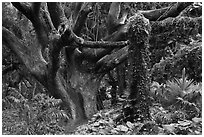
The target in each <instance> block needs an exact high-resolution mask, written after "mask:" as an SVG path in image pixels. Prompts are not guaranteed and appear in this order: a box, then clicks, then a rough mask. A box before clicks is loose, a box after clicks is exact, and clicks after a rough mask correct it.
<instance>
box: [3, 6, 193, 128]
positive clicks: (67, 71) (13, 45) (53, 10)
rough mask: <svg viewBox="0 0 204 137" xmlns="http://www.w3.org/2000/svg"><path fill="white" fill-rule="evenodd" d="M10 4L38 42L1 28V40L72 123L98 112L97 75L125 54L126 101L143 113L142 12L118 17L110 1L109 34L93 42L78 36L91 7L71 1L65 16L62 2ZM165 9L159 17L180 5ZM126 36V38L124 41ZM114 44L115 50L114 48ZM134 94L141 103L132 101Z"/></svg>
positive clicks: (144, 37) (145, 32)
mask: <svg viewBox="0 0 204 137" xmlns="http://www.w3.org/2000/svg"><path fill="white" fill-rule="evenodd" d="M12 4H13V6H14V7H15V8H16V9H18V10H19V11H20V12H22V14H24V15H25V16H26V17H27V18H28V19H29V20H30V21H31V23H32V25H33V27H34V30H35V33H36V36H37V39H38V42H37V44H36V43H34V44H33V45H31V46H26V45H25V43H23V42H22V40H20V39H19V38H18V37H16V36H15V35H14V34H13V33H12V32H11V31H9V30H8V29H6V28H5V27H3V29H2V31H3V33H2V39H3V44H4V45H6V46H7V47H9V48H10V49H11V50H12V51H13V52H14V53H15V54H16V55H17V57H18V58H19V61H20V62H21V63H22V64H24V65H25V66H26V68H27V71H28V72H29V73H31V74H32V75H33V76H34V77H35V78H36V79H37V80H38V81H39V82H40V83H41V84H42V85H43V86H44V87H45V88H46V89H47V90H48V92H49V94H50V95H52V96H54V97H56V98H60V99H62V101H63V104H64V106H65V108H66V109H67V111H68V113H71V116H72V120H73V122H72V123H73V124H74V125H77V124H78V123H80V122H81V121H83V120H86V119H88V118H90V117H91V116H92V115H93V114H94V113H95V112H96V111H97V109H96V93H97V90H98V88H99V83H100V79H101V78H102V76H103V75H104V74H105V73H108V72H109V71H110V70H112V69H113V68H115V67H116V66H117V65H119V64H121V63H122V62H123V61H125V60H126V59H127V56H128V53H129V54H130V58H132V59H134V60H132V61H131V62H132V65H131V68H130V71H131V73H132V78H131V80H132V82H131V96H132V97H133V98H130V99H132V100H133V102H132V104H133V105H135V104H138V103H139V105H141V106H144V108H143V109H142V110H144V111H142V112H135V113H139V114H143V113H144V115H143V116H144V117H145V115H146V114H148V108H147V105H145V103H144V102H146V101H147V99H146V97H145V95H146V90H147V81H148V80H147V71H146V70H147V68H146V64H145V54H146V53H145V52H146V51H145V50H146V46H147V45H146V44H147V43H146V40H147V39H148V35H149V30H148V27H149V24H148V23H147V21H146V19H145V18H144V17H143V16H142V15H138V14H136V15H135V16H133V17H131V18H130V19H129V21H128V23H125V20H126V17H127V14H126V13H125V14H124V15H123V16H122V18H119V14H120V4H119V3H112V4H111V6H110V10H109V13H108V17H107V29H108V36H106V37H105V38H103V41H95V42H94V41H86V40H84V39H82V38H81V37H80V34H81V30H82V28H83V26H84V24H85V21H86V19H87V15H88V14H89V13H90V12H91V10H92V9H91V7H89V5H88V4H87V5H84V3H74V5H75V10H74V11H73V13H72V15H71V17H70V18H69V19H67V18H66V16H65V14H64V10H63V8H62V6H61V3H57V2H52V3H49V2H48V3H47V4H43V5H42V4H41V3H39V2H34V3H32V4H31V5H29V4H25V3H18V2H16V3H12ZM188 5H189V3H188V4H185V3H184V4H182V3H181V4H180V6H182V8H183V7H187V6H188ZM178 7H179V5H178ZM160 11H161V12H160ZM170 11H171V12H168V14H165V16H162V19H165V18H167V17H168V16H176V15H175V14H173V15H172V13H174V12H177V13H179V12H180V9H179V8H171V10H170ZM165 12H166V10H165V9H161V10H156V11H155V12H154V11H147V12H141V13H143V14H144V16H145V17H147V18H149V19H150V20H151V19H152V17H153V16H154V15H157V16H156V17H155V16H154V18H153V20H161V18H160V16H161V14H163V13H165ZM155 18H156V19H155ZM146 23H147V24H146ZM141 27H142V28H141ZM146 27H147V28H146ZM138 30H139V32H138ZM134 31H135V32H134ZM127 34H128V37H127ZM127 39H128V40H129V41H130V42H129V41H125V40H127ZM129 44H130V45H129ZM116 48H117V49H118V50H113V49H116ZM129 48H130V49H129ZM128 50H129V52H128ZM62 51H64V52H62ZM60 53H63V54H64V56H63V59H64V60H65V65H64V66H63V65H62V64H61V63H60V60H61V59H60ZM138 65H139V66H138ZM133 90H135V91H136V92H135V91H133ZM135 98H137V99H139V101H140V102H138V101H135V100H134V99H135ZM141 106H140V108H141Z"/></svg>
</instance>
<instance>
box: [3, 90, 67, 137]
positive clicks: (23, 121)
mask: <svg viewBox="0 0 204 137" xmlns="http://www.w3.org/2000/svg"><path fill="white" fill-rule="evenodd" d="M6 99H7V100H9V101H10V102H12V104H13V109H10V110H9V109H7V110H5V111H3V134H14V135H30V134H32V135H35V134H37V135H39V134H62V133H63V131H64V129H63V127H62V126H60V125H59V121H60V120H61V119H69V117H68V116H67V114H66V113H65V111H63V110H60V109H59V107H60V106H59V105H60V103H61V100H59V99H54V98H52V97H49V96H47V95H45V94H42V93H38V94H36V95H34V96H33V98H32V99H31V100H28V99H27V98H25V97H24V96H23V95H22V94H21V93H20V92H19V91H17V90H16V89H14V88H13V89H12V92H11V95H9V96H7V97H6ZM14 109H15V110H14ZM13 116H15V117H13ZM13 118H14V119H13ZM13 120H14V121H13Z"/></svg>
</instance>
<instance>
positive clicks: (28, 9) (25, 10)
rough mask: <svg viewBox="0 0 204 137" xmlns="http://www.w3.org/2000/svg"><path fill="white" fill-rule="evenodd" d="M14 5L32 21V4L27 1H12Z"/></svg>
mask: <svg viewBox="0 0 204 137" xmlns="http://www.w3.org/2000/svg"><path fill="white" fill-rule="evenodd" d="M12 5H13V6H14V7H15V8H17V9H18V10H19V11H20V12H22V13H23V14H24V15H25V16H26V17H27V18H28V19H29V20H30V21H32V18H33V16H32V9H31V7H30V6H28V5H26V4H25V3H20V2H12Z"/></svg>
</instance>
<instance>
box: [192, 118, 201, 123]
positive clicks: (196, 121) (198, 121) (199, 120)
mask: <svg viewBox="0 0 204 137" xmlns="http://www.w3.org/2000/svg"><path fill="white" fill-rule="evenodd" d="M192 121H193V122H195V123H200V122H202V118H197V117H194V118H192Z"/></svg>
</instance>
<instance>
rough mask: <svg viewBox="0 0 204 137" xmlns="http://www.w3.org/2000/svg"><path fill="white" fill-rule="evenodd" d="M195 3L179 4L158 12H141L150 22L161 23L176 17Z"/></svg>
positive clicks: (157, 10)
mask: <svg viewBox="0 0 204 137" xmlns="http://www.w3.org/2000/svg"><path fill="white" fill-rule="evenodd" d="M192 3H193V2H178V3H176V4H175V5H173V6H170V7H165V8H161V9H156V10H147V11H139V12H140V13H142V14H143V15H144V16H145V18H147V19H149V20H150V21H161V20H164V19H166V18H168V17H176V16H178V15H179V14H180V13H181V11H183V10H184V9H185V8H186V7H188V6H189V5H191V4H192Z"/></svg>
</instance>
